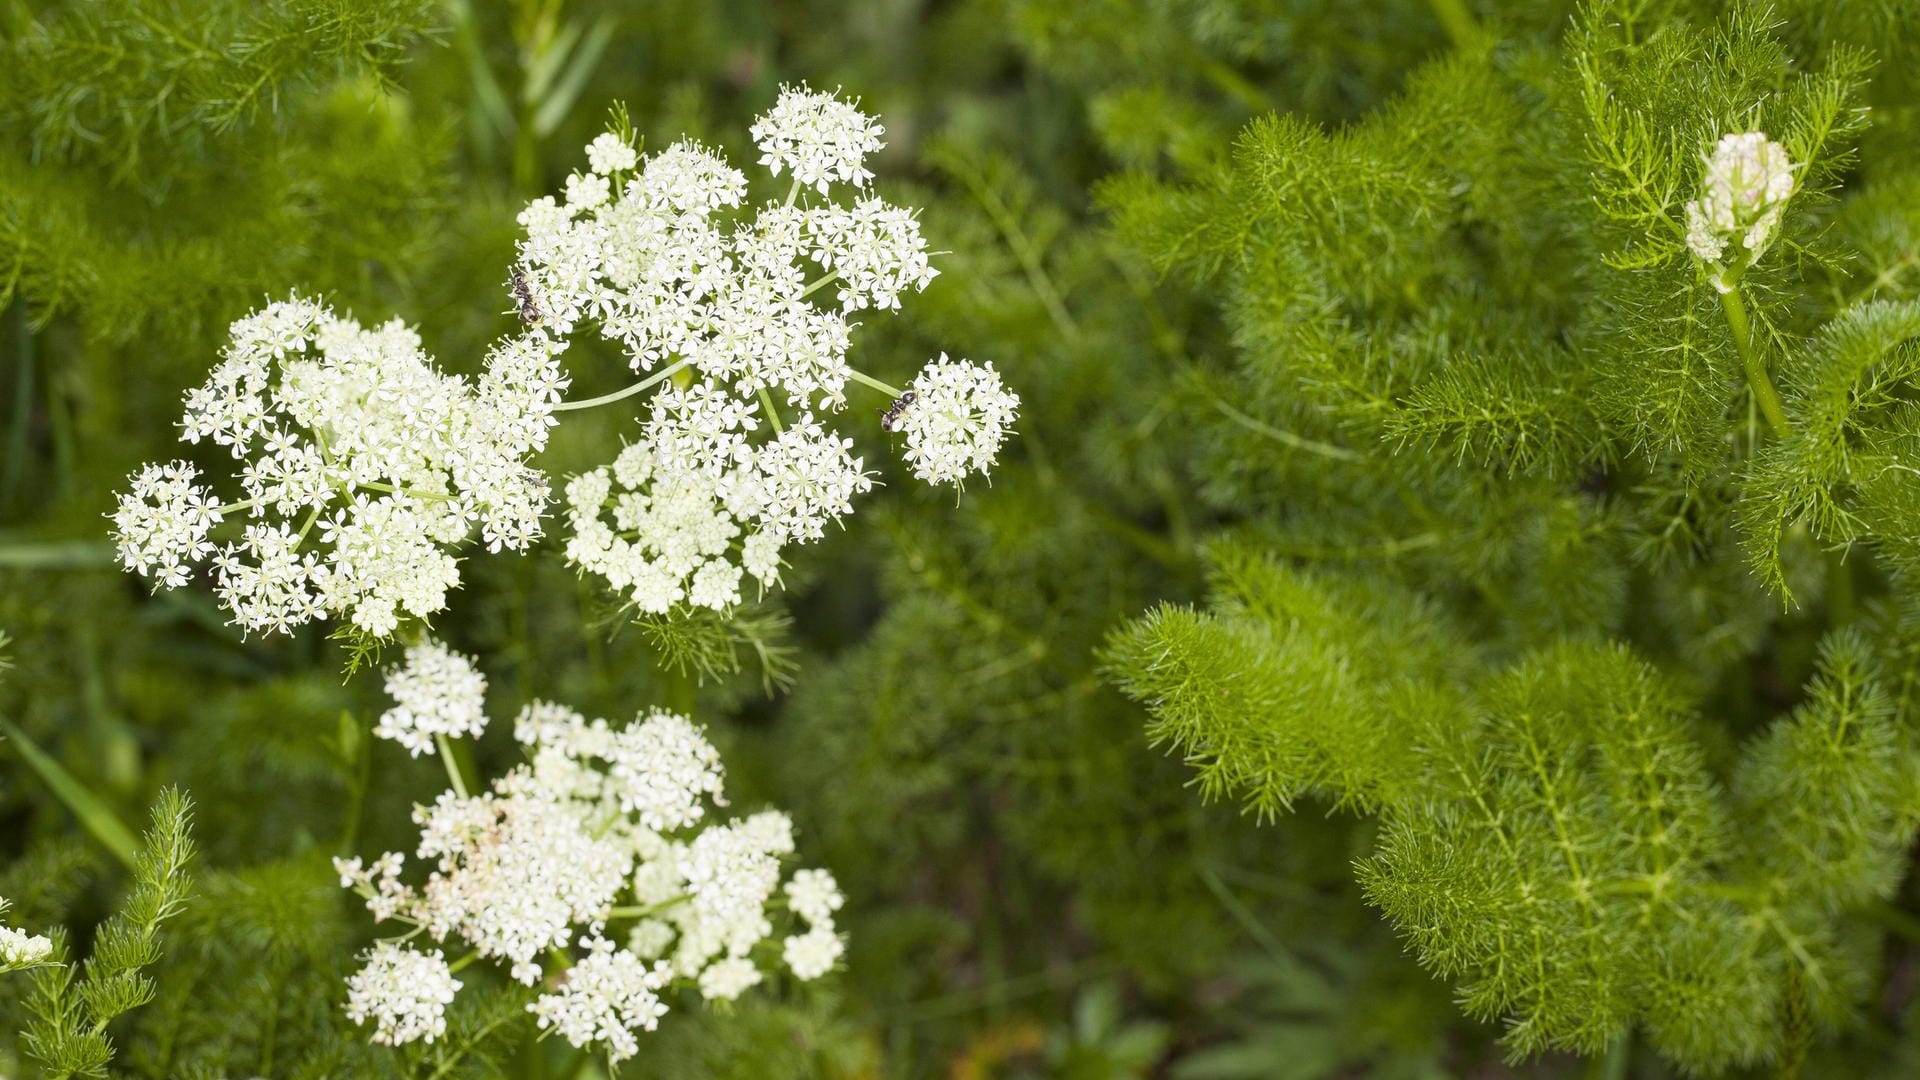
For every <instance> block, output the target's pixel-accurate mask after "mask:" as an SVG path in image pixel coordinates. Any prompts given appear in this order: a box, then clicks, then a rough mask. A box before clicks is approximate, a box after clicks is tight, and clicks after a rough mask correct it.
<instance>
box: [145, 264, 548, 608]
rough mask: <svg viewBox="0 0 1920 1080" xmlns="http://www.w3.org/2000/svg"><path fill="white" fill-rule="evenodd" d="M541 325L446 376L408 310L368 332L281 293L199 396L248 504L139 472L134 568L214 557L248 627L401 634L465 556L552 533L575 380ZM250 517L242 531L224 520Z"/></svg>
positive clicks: (177, 468) (193, 424) (193, 421)
mask: <svg viewBox="0 0 1920 1080" xmlns="http://www.w3.org/2000/svg"><path fill="white" fill-rule="evenodd" d="M558 351H559V346H558V345H557V344H556V343H555V342H553V341H552V340H551V339H550V338H548V337H547V336H546V335H545V334H544V333H543V332H541V331H538V330H535V331H531V332H529V333H527V334H526V335H524V336H522V337H519V338H515V339H513V340H510V341H507V342H505V343H503V344H501V345H500V346H499V347H497V348H496V349H495V350H494V351H493V353H492V354H491V355H490V356H489V357H488V362H487V370H486V373H485V374H484V375H482V376H481V377H480V379H479V380H478V381H477V382H471V383H470V382H468V381H467V380H464V379H461V378H457V377H454V376H450V375H445V374H442V373H441V372H439V371H438V370H436V369H435V367H434V365H433V363H432V361H431V360H429V359H428V358H427V356H426V354H425V353H423V352H422V351H421V348H420V338H419V336H418V335H417V334H415V333H414V332H413V331H412V330H411V329H409V328H408V327H407V326H406V325H404V324H403V323H401V322H399V321H398V320H395V321H392V322H388V323H386V324H384V325H381V326H379V327H375V328H373V329H368V328H365V327H362V326H361V325H360V324H359V323H356V322H354V321H353V320H352V319H350V318H347V317H344V316H339V315H335V314H334V313H333V312H332V311H330V310H329V309H327V308H326V307H325V306H324V305H322V304H320V303H319V302H317V301H313V300H305V299H300V298H297V297H296V298H294V299H291V300H286V301H281V302H277V303H272V304H269V305H267V306H266V307H265V308H262V309H261V310H260V311H257V312H255V313H254V314H252V315H249V316H247V317H246V318H243V319H241V320H239V321H238V322H236V323H234V324H233V327H232V342H231V344H230V345H229V346H228V348H227V350H226V352H225V354H224V356H223V358H222V360H221V362H220V363H219V365H217V366H216V367H215V368H214V370H213V373H212V374H211V375H210V376H209V377H208V379H207V381H206V382H205V383H204V384H203V385H201V386H200V387H198V388H196V389H194V390H192V391H190V392H189V393H188V394H187V395H186V411H185V415H184V416H183V417H182V420H181V427H182V431H183V434H184V437H185V439H186V440H187V441H188V442H192V443H199V442H202V441H208V442H211V443H213V444H214V445H216V446H220V447H224V448H226V449H227V450H228V451H229V452H230V453H231V455H232V457H233V458H234V459H235V461H236V462H237V463H239V464H238V468H237V470H236V472H237V479H238V482H239V487H240V495H241V497H240V498H239V499H238V500H237V501H234V502H231V503H227V504H224V505H220V504H216V503H215V502H214V500H213V498H212V496H211V494H210V493H209V491H208V490H207V489H206V488H204V487H201V486H199V484H198V483H197V479H198V477H197V475H196V474H195V473H194V471H193V470H192V469H191V468H190V467H188V466H186V465H184V464H180V463H175V464H173V465H150V466H147V467H146V468H144V469H142V470H141V471H139V472H137V473H135V474H134V477H133V479H132V483H131V491H130V492H129V493H128V494H126V495H123V496H122V497H121V500H120V508H119V510H118V511H117V512H116V513H115V514H114V523H115V528H116V533H117V537H118V540H119V545H120V557H121V561H122V562H123V563H124V564H125V565H126V566H127V567H128V568H130V569H133V570H136V571H138V572H140V573H142V574H146V575H149V576H151V577H153V578H154V579H155V582H156V584H157V585H163V586H166V587H169V588H174V587H178V586H180V585H183V584H185V583H186V582H187V580H188V578H189V569H190V567H191V566H192V565H193V564H195V563H197V562H199V561H201V560H202V559H207V558H208V556H211V558H210V559H209V560H208V561H209V562H210V564H211V566H212V570H213V574H214V579H215V584H216V588H217V590H218V592H219V594H220V597H221V599H222V601H223V602H224V604H225V605H226V607H227V609H228V610H229V611H230V612H231V613H232V616H233V621H234V622H236V623H238V624H240V625H241V626H242V627H245V628H246V629H249V630H258V631H264V632H274V631H284V630H288V629H291V628H292V627H294V626H296V625H299V624H301V623H304V622H308V621H310V620H313V619H316V618H320V617H322V616H335V617H338V618H342V619H346V620H348V621H350V622H351V623H352V624H353V625H354V626H355V627H357V628H358V629H359V630H360V631H362V632H363V633H366V634H369V635H372V636H375V637H385V636H387V635H389V634H391V633H393V631H394V630H395V629H396V628H397V627H398V626H399V625H400V622H401V620H402V619H404V618H407V617H424V616H427V615H431V614H432V613H434V612H436V611H438V610H440V609H441V608H442V607H444V606H445V604H446V595H447V590H448V589H450V588H452V587H453V586H454V585H456V584H457V583H458V582H459V572H458V568H457V566H456V563H455V558H454V554H453V551H454V549H456V548H457V547H458V546H459V545H461V544H462V543H464V542H465V541H466V540H467V539H468V538H469V537H470V536H471V535H472V533H473V531H474V527H475V525H476V524H477V525H478V527H479V532H480V536H481V538H482V539H483V540H485V542H486V543H487V545H488V547H489V548H491V549H493V550H499V549H501V548H523V547H525V546H526V545H527V544H529V543H530V542H531V541H532V540H533V539H534V538H535V537H537V536H538V535H539V534H540V523H539V522H540V513H541V510H542V508H543V507H544V505H545V502H546V498H547V487H546V481H545V479H544V477H542V476H541V474H540V473H539V472H537V471H536V470H534V469H533V468H532V467H531V466H529V465H528V464H527V463H526V459H527V458H528V457H529V456H530V455H531V454H532V453H533V452H535V451H537V450H538V449H540V448H541V447H542V446H544V445H545V443H546V438H547V432H548V429H549V426H550V425H551V423H552V414H553V411H554V407H555V406H556V405H558V404H559V401H560V393H561V391H562V390H563V389H564V387H565V385H566V381H565V378H564V377H563V376H562V375H561V373H560V369H559V364H558V360H557V359H556V357H557V354H558ZM236 518H241V519H243V520H244V522H245V524H244V525H242V526H241V527H240V528H239V529H238V530H237V535H236V536H235V537H234V538H232V539H229V540H227V541H226V542H224V543H222V544H219V545H218V547H217V550H216V545H215V544H214V542H213V541H212V540H211V539H210V534H211V532H212V531H213V529H214V528H215V527H216V526H218V525H220V524H221V523H222V522H225V521H233V520H234V519H236Z"/></svg>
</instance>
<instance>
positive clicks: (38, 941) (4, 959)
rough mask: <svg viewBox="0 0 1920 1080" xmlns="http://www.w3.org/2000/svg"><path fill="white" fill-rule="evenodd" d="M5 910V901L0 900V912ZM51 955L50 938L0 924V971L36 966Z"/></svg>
mask: <svg viewBox="0 0 1920 1080" xmlns="http://www.w3.org/2000/svg"><path fill="white" fill-rule="evenodd" d="M6 910H7V902H6V901H5V900H0V913H4V912H5V911H6ZM52 955H53V939H52V938H49V937H46V936H45V935H42V934H29V933H27V932H26V931H25V930H16V929H14V928H13V927H11V926H4V925H0V971H20V970H23V969H25V968H30V967H37V966H39V965H41V964H43V963H46V961H47V958H48V957H50V956H52Z"/></svg>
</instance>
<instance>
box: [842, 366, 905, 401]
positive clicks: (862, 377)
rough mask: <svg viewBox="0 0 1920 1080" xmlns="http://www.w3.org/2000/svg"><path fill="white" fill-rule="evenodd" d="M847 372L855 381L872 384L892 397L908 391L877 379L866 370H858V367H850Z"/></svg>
mask: <svg viewBox="0 0 1920 1080" xmlns="http://www.w3.org/2000/svg"><path fill="white" fill-rule="evenodd" d="M847 374H848V375H850V376H852V378H853V381H854V382H857V383H863V384H865V385H867V386H871V387H873V388H874V389H875V390H878V391H880V392H881V393H883V394H885V395H887V396H888V397H890V398H898V397H899V396H900V395H901V394H904V393H906V391H905V390H902V389H900V388H899V387H897V386H891V385H889V384H887V383H883V382H881V381H880V380H879V379H876V378H874V377H873V376H871V375H868V374H867V373H866V372H864V371H860V370H858V369H857V368H848V369H847Z"/></svg>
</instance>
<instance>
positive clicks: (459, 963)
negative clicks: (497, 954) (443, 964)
mask: <svg viewBox="0 0 1920 1080" xmlns="http://www.w3.org/2000/svg"><path fill="white" fill-rule="evenodd" d="M478 959H480V950H478V949H475V950H474V951H472V952H470V953H468V954H467V955H465V956H463V957H461V958H460V959H458V960H455V961H454V962H453V963H451V964H448V965H447V971H448V973H449V974H453V973H458V972H459V971H461V970H462V969H464V968H466V967H469V966H471V965H472V964H473V962H474V961H475V960H478Z"/></svg>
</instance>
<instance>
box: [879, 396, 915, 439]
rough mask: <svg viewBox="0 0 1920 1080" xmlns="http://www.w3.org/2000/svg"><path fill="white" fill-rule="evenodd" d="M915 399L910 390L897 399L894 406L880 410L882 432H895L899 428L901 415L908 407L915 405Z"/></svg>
mask: <svg viewBox="0 0 1920 1080" xmlns="http://www.w3.org/2000/svg"><path fill="white" fill-rule="evenodd" d="M914 398H915V395H914V392H913V391H911V390H909V391H907V392H906V393H904V394H901V395H900V396H899V397H898V398H895V399H894V402H893V404H892V405H889V406H887V407H886V408H884V409H882V410H880V430H881V431H893V430H894V429H895V428H897V427H898V426H899V424H900V417H901V415H902V414H904V413H905V412H906V411H907V406H909V405H912V404H913V402H914Z"/></svg>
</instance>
